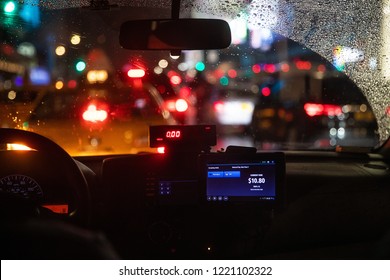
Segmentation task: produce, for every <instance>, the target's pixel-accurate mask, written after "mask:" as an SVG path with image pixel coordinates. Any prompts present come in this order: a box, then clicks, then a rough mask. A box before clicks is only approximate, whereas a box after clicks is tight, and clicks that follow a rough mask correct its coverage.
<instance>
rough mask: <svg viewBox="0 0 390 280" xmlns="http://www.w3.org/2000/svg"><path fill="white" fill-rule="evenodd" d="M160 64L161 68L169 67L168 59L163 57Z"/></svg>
mask: <svg viewBox="0 0 390 280" xmlns="http://www.w3.org/2000/svg"><path fill="white" fill-rule="evenodd" d="M158 66H160V67H161V68H167V67H168V61H166V60H165V59H161V60H160V61H159V62H158Z"/></svg>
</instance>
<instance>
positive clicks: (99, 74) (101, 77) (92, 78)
mask: <svg viewBox="0 0 390 280" xmlns="http://www.w3.org/2000/svg"><path fill="white" fill-rule="evenodd" d="M107 79H108V73H107V71H106V70H91V71H88V73H87V80H88V82H89V83H90V84H95V83H104V82H105V81H106V80H107Z"/></svg>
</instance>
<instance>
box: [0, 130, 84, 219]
mask: <svg viewBox="0 0 390 280" xmlns="http://www.w3.org/2000/svg"><path fill="white" fill-rule="evenodd" d="M0 143H1V144H6V143H18V144H22V145H25V146H27V147H29V148H31V149H34V150H37V151H38V152H39V153H42V154H43V155H44V156H46V158H49V159H50V164H52V165H53V166H55V167H56V168H57V167H58V168H61V169H59V170H61V172H64V173H65V176H66V178H67V183H68V184H69V187H70V188H71V190H72V193H73V194H74V196H75V197H74V201H75V210H74V211H72V214H70V215H69V216H68V217H69V220H70V221H71V222H74V223H76V224H79V225H87V224H88V223H89V220H90V213H91V210H90V209H91V206H90V203H91V200H90V193H89V189H88V184H87V181H86V179H85V177H84V175H83V173H82V171H81V170H80V168H79V167H78V165H77V163H76V162H75V161H74V159H73V158H72V157H71V156H70V155H69V154H68V153H67V152H66V151H65V150H64V149H63V148H61V147H60V146H59V145H57V144H56V143H54V142H53V141H52V140H50V139H48V138H46V137H44V136H42V135H39V134H36V133H33V132H30V131H25V130H19V129H12V128H0ZM0 154H1V153H0ZM38 158H40V157H38ZM1 160H3V157H0V161H1ZM4 164H6V163H1V162H0V166H5V165H4ZM29 164H30V165H31V166H32V165H37V166H39V164H40V163H39V162H34V161H33V162H30V163H29ZM0 195H1V197H2V199H3V201H4V200H7V199H12V198H10V196H8V195H7V194H4V193H3V194H0ZM28 203H31V202H27V204H28Z"/></svg>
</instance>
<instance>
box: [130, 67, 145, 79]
mask: <svg viewBox="0 0 390 280" xmlns="http://www.w3.org/2000/svg"><path fill="white" fill-rule="evenodd" d="M127 76H129V77H130V78H142V77H144V76H145V70H143V69H130V70H129V71H127Z"/></svg>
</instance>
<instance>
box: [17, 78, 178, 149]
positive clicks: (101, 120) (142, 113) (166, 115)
mask: <svg viewBox="0 0 390 280" xmlns="http://www.w3.org/2000/svg"><path fill="white" fill-rule="evenodd" d="M97 92H99V93H98V94H97ZM175 123H176V121H175V120H174V119H173V117H172V116H171V114H170V112H169V111H168V110H167V109H166V108H165V106H164V100H163V99H162V97H161V95H160V93H159V92H158V91H157V89H156V88H155V87H154V86H152V85H150V84H145V85H143V86H142V87H141V88H135V87H128V88H124V89H121V90H118V91H116V92H115V93H113V92H108V91H107V88H105V87H101V88H100V90H98V89H97V88H96V87H94V88H93V89H91V88H89V89H87V90H86V92H79V91H63V92H52V91H50V92H46V94H45V95H44V96H43V97H42V99H41V100H40V102H39V104H38V106H36V108H35V109H34V110H32V112H31V115H30V116H29V117H28V118H27V120H26V122H25V124H24V126H25V128H26V129H28V130H30V131H33V132H36V133H40V134H42V135H45V136H47V137H49V138H51V139H56V138H58V144H60V145H61V146H63V147H66V149H67V151H68V152H69V153H70V154H78V155H91V154H95V155H96V154H121V153H138V152H147V151H150V150H151V149H150V148H149V141H148V132H149V126H150V125H158V124H159V125H162V124H175ZM59 128H60V129H59ZM153 151H155V149H154V150H153Z"/></svg>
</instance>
